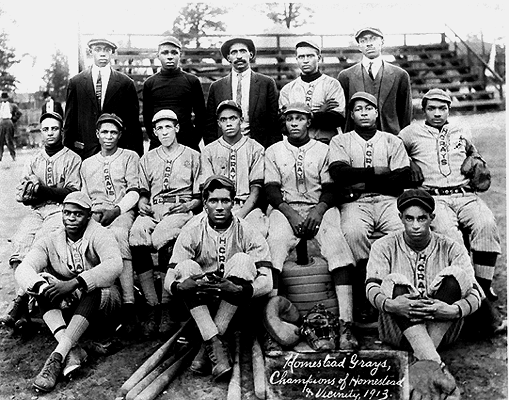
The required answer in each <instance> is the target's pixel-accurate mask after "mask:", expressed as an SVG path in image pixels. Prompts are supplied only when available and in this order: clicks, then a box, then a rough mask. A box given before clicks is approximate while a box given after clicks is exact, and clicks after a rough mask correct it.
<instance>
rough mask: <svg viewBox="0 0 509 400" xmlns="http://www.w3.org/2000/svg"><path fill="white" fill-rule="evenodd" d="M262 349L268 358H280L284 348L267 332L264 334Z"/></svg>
mask: <svg viewBox="0 0 509 400" xmlns="http://www.w3.org/2000/svg"><path fill="white" fill-rule="evenodd" d="M262 347H263V353H264V354H265V356H266V357H279V356H281V355H283V348H282V347H281V345H280V344H279V343H278V342H276V341H275V340H274V338H273V337H272V336H271V335H270V333H269V332H267V331H265V332H264V334H263V340H262Z"/></svg>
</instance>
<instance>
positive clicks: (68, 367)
mask: <svg viewBox="0 0 509 400" xmlns="http://www.w3.org/2000/svg"><path fill="white" fill-rule="evenodd" d="M87 358H88V354H87V352H86V351H85V350H83V349H82V348H81V347H80V346H74V347H73V348H72V349H71V351H69V353H67V356H66V357H65V360H64V370H63V372H62V375H64V377H68V376H69V375H70V374H71V373H72V372H74V371H76V370H77V369H78V368H80V367H81V366H82V365H83V364H84V363H85V362H86V361H87Z"/></svg>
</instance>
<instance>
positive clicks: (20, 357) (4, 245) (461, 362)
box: [0, 112, 507, 400]
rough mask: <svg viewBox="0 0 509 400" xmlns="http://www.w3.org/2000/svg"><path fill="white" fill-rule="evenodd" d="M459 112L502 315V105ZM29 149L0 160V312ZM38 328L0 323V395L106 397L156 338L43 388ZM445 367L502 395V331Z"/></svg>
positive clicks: (196, 390) (205, 382)
mask: <svg viewBox="0 0 509 400" xmlns="http://www.w3.org/2000/svg"><path fill="white" fill-rule="evenodd" d="M458 118H462V119H463V120H464V122H465V123H466V124H468V125H470V127H471V129H472V132H473V133H474V139H475V141H476V143H477V145H478V148H479V150H480V151H481V153H482V154H483V155H484V156H485V159H486V160H487V161H488V164H489V166H490V169H491V171H492V175H493V183H492V187H491V189H490V190H489V191H488V192H487V193H485V194H483V195H482V197H483V199H484V200H485V201H486V202H487V203H488V205H489V206H490V207H491V209H492V210H493V211H494V213H495V215H496V218H497V221H498V224H499V228H500V233H501V237H502V248H503V254H502V256H501V257H500V258H499V260H498V263H497V268H496V280H495V285H494V286H495V290H496V291H497V292H498V294H499V296H500V300H499V302H498V303H499V304H500V305H501V306H500V308H501V312H502V313H503V314H504V315H506V314H507V307H506V302H507V275H506V264H507V254H506V247H507V237H506V162H505V159H506V146H505V145H506V139H505V132H506V130H505V121H506V114H505V112H497V113H488V114H481V115H476V116H473V115H470V116H463V117H452V119H453V120H454V119H458ZM33 152H34V150H20V151H19V153H18V154H19V155H18V159H17V161H16V162H12V161H11V160H10V157H9V156H8V154H5V157H4V159H3V161H2V162H1V163H0V182H2V190H0V313H1V314H3V313H5V311H6V310H7V309H8V307H9V305H10V301H11V300H12V299H13V298H14V294H15V289H14V283H13V276H12V272H11V271H10V270H9V268H8V263H7V260H8V255H9V252H10V248H11V247H10V242H9V239H10V238H11V236H12V234H13V233H14V232H15V230H16V227H17V226H18V225H19V224H20V223H21V220H22V217H23V216H24V215H25V213H26V209H25V207H24V206H22V205H20V204H19V203H16V201H15V200H14V188H15V186H16V184H17V182H18V180H19V177H20V174H21V168H22V165H23V163H24V162H25V161H26V160H27V159H28V158H29V157H30V155H31V154H33ZM36 326H37V328H38V329H37V330H38V332H37V333H35V334H34V335H32V336H30V337H27V338H22V337H19V336H15V335H12V334H11V333H10V332H9V331H8V330H6V329H3V328H0V361H1V362H0V400H14V399H19V400H22V399H23V400H26V399H62V400H63V399H66V400H78V399H94V400H96V399H97V400H102V399H114V398H115V393H116V392H117V390H118V389H119V388H120V386H121V385H122V383H123V382H124V381H125V380H126V379H127V378H128V377H129V376H130V375H131V374H132V373H133V372H134V371H135V370H136V368H137V367H138V366H139V365H140V364H141V363H142V362H143V361H144V360H145V359H146V358H147V357H148V356H149V355H150V354H151V353H153V351H155V349H156V348H157V347H158V346H160V344H161V343H162V341H160V340H159V341H157V340H154V341H149V342H137V343H131V344H129V345H127V346H125V347H123V348H121V349H120V350H119V351H117V352H116V353H115V354H112V355H110V356H99V355H95V354H92V355H91V357H89V361H88V363H87V364H86V366H85V367H84V368H83V369H81V370H80V372H79V373H78V374H77V376H75V377H74V379H72V380H71V381H63V382H60V383H58V385H57V387H56V389H55V390H54V391H53V392H52V393H49V394H45V395H43V394H40V393H35V392H34V391H33V389H32V380H33V378H34V377H35V375H36V374H37V373H38V372H39V370H40V369H41V367H42V366H43V364H44V361H45V360H46V358H47V357H48V355H49V354H50V353H51V351H52V350H53V348H54V346H55V342H54V339H53V338H52V337H51V335H50V334H49V331H48V330H47V329H46V328H45V327H44V326H43V325H42V324H38V325H36ZM363 334H365V335H366V338H365V339H364V340H363V342H362V343H363V345H364V346H363V347H364V348H370V347H371V346H372V345H373V344H374V343H375V340H376V338H375V336H374V334H373V332H372V331H371V332H363ZM242 339H243V341H242V345H241V347H242V354H243V355H242V398H244V399H255V396H254V390H253V383H252V379H251V376H252V373H251V366H250V362H249V361H250V360H249V356H248V353H249V348H250V346H249V341H248V338H246V337H243V338H242ZM442 356H443V359H444V361H445V362H446V364H448V365H449V369H450V371H451V372H452V374H453V375H454V376H455V377H456V380H457V381H458V382H459V383H460V385H461V387H462V395H463V398H464V399H475V400H499V399H500V400H501V399H507V337H506V335H502V336H498V337H496V338H492V339H483V338H480V337H479V336H478V335H476V334H469V335H463V337H462V339H461V340H460V341H459V342H458V343H457V344H455V345H454V346H453V347H451V348H449V349H447V350H446V351H444V352H442ZM226 394H227V384H226V383H221V384H216V383H211V382H210V381H209V379H208V378H199V377H196V376H194V375H191V373H190V372H187V371H185V372H183V373H182V374H180V375H179V376H178V378H177V379H176V380H175V381H174V382H172V383H171V384H170V386H169V387H168V388H167V390H166V391H165V392H164V393H163V394H162V395H161V396H160V397H159V399H160V400H167V399H193V400H196V399H200V400H201V399H207V400H209V399H210V400H212V399H225V398H226Z"/></svg>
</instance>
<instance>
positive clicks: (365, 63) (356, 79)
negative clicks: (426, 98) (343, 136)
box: [338, 28, 412, 135]
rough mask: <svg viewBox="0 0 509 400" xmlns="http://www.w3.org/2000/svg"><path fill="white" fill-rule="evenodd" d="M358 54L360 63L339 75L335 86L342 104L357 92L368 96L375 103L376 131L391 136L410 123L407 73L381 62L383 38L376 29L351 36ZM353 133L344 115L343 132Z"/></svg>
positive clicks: (350, 119)
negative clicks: (339, 88) (342, 96)
mask: <svg viewBox="0 0 509 400" xmlns="http://www.w3.org/2000/svg"><path fill="white" fill-rule="evenodd" d="M355 40H356V41H357V43H358V44H359V49H360V51H361V52H362V54H363V56H362V60H361V62H359V63H357V64H355V65H353V66H351V67H350V68H347V69H345V70H343V71H341V72H340V73H339V75H338V80H339V83H341V86H343V90H344V91H345V97H346V102H347V103H349V102H350V99H351V98H352V96H353V95H354V93H357V92H368V93H370V94H372V95H373V96H375V98H376V100H377V103H378V120H377V129H378V130H380V131H384V132H390V133H393V134H395V135H397V134H398V133H399V131H400V130H401V129H403V128H404V127H405V126H407V125H409V124H410V122H411V121H412V91H411V90H410V76H409V75H408V73H407V72H406V71H405V70H403V69H401V68H400V67H397V66H395V65H392V64H390V63H388V62H385V61H384V60H383V59H382V55H381V53H382V46H383V44H384V35H383V34H382V32H381V31H380V29H378V28H362V29H360V30H359V31H357V33H356V34H355ZM353 129H354V122H353V119H352V116H351V115H350V114H347V116H346V127H345V132H349V131H352V130H353Z"/></svg>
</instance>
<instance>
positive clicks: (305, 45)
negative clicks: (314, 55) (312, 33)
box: [295, 40, 321, 54]
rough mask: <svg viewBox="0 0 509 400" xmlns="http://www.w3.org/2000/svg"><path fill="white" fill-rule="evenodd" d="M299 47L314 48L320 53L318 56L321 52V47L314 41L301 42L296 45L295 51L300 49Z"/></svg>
mask: <svg viewBox="0 0 509 400" xmlns="http://www.w3.org/2000/svg"><path fill="white" fill-rule="evenodd" d="M299 47H312V48H313V49H316V50H317V51H318V54H320V52H321V49H320V46H318V45H317V44H316V43H315V42H313V41H312V40H301V41H300V42H299V43H297V44H296V45H295V49H298V48H299Z"/></svg>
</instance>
